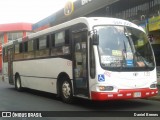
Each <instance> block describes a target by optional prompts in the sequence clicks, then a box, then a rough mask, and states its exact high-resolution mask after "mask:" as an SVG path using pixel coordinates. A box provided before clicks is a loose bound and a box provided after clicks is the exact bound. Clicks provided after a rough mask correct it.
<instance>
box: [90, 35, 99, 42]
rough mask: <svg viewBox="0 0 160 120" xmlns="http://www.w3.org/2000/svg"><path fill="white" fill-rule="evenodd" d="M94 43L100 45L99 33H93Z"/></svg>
mask: <svg viewBox="0 0 160 120" xmlns="http://www.w3.org/2000/svg"><path fill="white" fill-rule="evenodd" d="M92 43H93V45H99V35H98V34H93V36H92Z"/></svg>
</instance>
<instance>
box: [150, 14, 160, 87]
mask: <svg viewBox="0 0 160 120" xmlns="http://www.w3.org/2000/svg"><path fill="white" fill-rule="evenodd" d="M148 32H149V36H150V39H151V43H152V47H153V50H154V54H155V57H156V64H157V76H158V81H159V84H160V16H157V17H154V18H150V19H149V21H148Z"/></svg>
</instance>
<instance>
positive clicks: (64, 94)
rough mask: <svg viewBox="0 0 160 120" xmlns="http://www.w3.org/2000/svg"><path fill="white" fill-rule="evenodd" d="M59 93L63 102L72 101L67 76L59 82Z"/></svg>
mask: <svg viewBox="0 0 160 120" xmlns="http://www.w3.org/2000/svg"><path fill="white" fill-rule="evenodd" d="M60 95H61V98H62V100H63V102H65V103H72V102H73V94H72V85H71V82H70V80H69V79H68V78H63V80H62V82H61V84H60Z"/></svg>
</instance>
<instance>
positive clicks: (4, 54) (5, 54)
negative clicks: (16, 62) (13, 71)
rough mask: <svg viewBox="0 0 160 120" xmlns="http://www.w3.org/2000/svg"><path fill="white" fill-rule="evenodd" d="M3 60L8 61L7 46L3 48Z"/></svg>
mask: <svg viewBox="0 0 160 120" xmlns="http://www.w3.org/2000/svg"><path fill="white" fill-rule="evenodd" d="M3 62H8V57H7V47H5V48H3Z"/></svg>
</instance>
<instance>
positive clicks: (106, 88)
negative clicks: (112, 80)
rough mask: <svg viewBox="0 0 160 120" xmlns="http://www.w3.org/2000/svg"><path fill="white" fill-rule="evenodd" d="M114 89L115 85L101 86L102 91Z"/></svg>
mask: <svg viewBox="0 0 160 120" xmlns="http://www.w3.org/2000/svg"><path fill="white" fill-rule="evenodd" d="M113 89H114V87H113V86H99V90H100V91H112V90H113Z"/></svg>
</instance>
